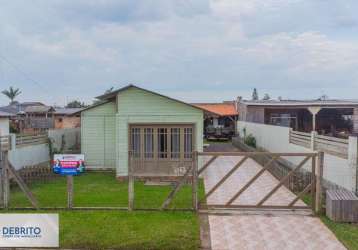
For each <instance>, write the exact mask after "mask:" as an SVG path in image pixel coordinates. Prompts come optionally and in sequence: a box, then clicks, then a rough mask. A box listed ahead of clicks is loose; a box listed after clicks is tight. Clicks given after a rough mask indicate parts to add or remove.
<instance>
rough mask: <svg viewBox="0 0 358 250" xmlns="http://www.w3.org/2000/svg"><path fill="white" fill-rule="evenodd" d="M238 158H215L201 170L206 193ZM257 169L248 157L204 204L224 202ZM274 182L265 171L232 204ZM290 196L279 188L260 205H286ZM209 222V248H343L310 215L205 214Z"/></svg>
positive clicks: (249, 200)
mask: <svg viewBox="0 0 358 250" xmlns="http://www.w3.org/2000/svg"><path fill="white" fill-rule="evenodd" d="M240 159H241V157H238V156H225V157H219V158H217V159H216V160H215V161H214V162H213V163H212V164H211V165H210V166H209V167H208V169H207V170H205V171H204V173H203V177H204V183H205V190H206V192H208V190H210V189H211V187H213V185H215V184H216V183H217V182H218V181H219V180H220V179H221V178H222V177H223V176H224V175H225V174H226V173H227V172H228V171H229V170H230V169H231V168H232V167H233V166H234V165H235V163H237V162H238V161H239V160H240ZM261 168H262V166H260V165H259V164H257V163H256V162H255V161H253V160H251V159H248V160H247V161H246V162H245V163H244V165H242V166H241V167H240V168H239V170H237V171H236V172H235V173H234V174H233V175H232V176H231V177H230V178H229V179H227V180H226V182H225V183H224V184H223V185H222V186H220V188H219V189H217V190H216V191H215V192H214V193H213V194H212V195H211V196H210V197H209V198H208V201H207V202H208V204H225V202H227V201H228V200H229V199H230V198H231V197H232V196H233V195H234V194H235V192H237V191H238V190H239V189H240V188H241V187H242V186H243V185H244V184H245V183H246V182H247V181H248V180H249V179H250V178H252V177H253V176H254V175H255V174H256V173H257V172H258V171H259V170H260V169H261ZM277 183H278V181H277V179H275V178H274V177H273V176H272V175H271V174H269V173H268V172H265V173H264V174H263V175H262V176H261V177H260V178H259V179H257V181H256V182H255V183H254V184H253V185H252V186H251V187H250V188H248V189H247V190H246V191H245V192H244V193H242V195H241V196H240V197H239V199H238V200H236V201H235V202H234V203H233V204H250V205H253V204H256V203H257V202H258V201H260V200H261V199H262V198H263V197H264V196H265V195H266V194H267V193H268V192H269V191H270V190H271V189H272V188H273V187H274V186H275V185H276V184H277ZM294 198H295V196H294V194H293V193H291V192H290V191H289V190H288V189H287V188H285V187H281V188H280V189H279V190H278V191H277V192H276V193H275V194H274V195H273V196H272V197H271V198H270V199H268V200H267V201H266V202H265V203H264V205H287V204H289V203H290V202H291V201H292V200H293V199H294ZM296 205H303V202H302V201H299V202H297V203H296ZM209 224H210V237H211V246H212V249H220V250H224V249H275V250H278V249H325V250H326V249H327V250H329V249H345V248H344V246H343V245H342V244H341V243H340V242H339V241H338V240H337V239H336V237H335V236H334V235H333V233H332V232H331V231H330V230H329V229H328V228H327V227H326V226H325V225H324V224H323V223H322V222H321V221H320V220H319V218H316V217H313V216H307V215H290V214H279V213H275V215H263V214H261V215H260V214H255V215H243V214H239V215H225V216H224V215H209Z"/></svg>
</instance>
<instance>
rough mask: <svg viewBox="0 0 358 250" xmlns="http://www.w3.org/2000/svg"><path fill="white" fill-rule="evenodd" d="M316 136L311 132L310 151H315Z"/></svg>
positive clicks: (315, 133) (314, 132)
mask: <svg viewBox="0 0 358 250" xmlns="http://www.w3.org/2000/svg"><path fill="white" fill-rule="evenodd" d="M316 135H317V132H316V131H311V150H312V151H315V148H316V147H315V140H316Z"/></svg>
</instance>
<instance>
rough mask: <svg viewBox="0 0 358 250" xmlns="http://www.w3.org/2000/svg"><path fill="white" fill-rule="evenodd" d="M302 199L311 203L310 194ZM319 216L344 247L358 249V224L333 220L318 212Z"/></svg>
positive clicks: (351, 249)
mask: <svg viewBox="0 0 358 250" xmlns="http://www.w3.org/2000/svg"><path fill="white" fill-rule="evenodd" d="M303 201H304V202H305V203H307V204H311V196H309V195H306V196H305V197H304V198H303ZM319 217H320V219H321V221H322V222H323V223H324V224H325V225H326V226H327V227H328V228H329V229H330V230H331V231H332V232H333V233H334V234H335V235H336V237H337V239H338V240H340V241H341V242H342V243H343V244H344V246H345V247H347V248H348V249H350V250H356V249H358V224H353V223H338V222H334V221H332V220H330V219H329V218H328V217H327V216H326V215H324V214H320V215H319Z"/></svg>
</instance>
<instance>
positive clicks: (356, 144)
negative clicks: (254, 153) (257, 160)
mask: <svg viewBox="0 0 358 250" xmlns="http://www.w3.org/2000/svg"><path fill="white" fill-rule="evenodd" d="M237 130H238V132H239V134H240V136H241V137H242V136H244V135H245V134H246V135H249V134H252V135H253V136H254V137H255V139H256V145H257V146H258V147H260V148H263V149H265V150H267V151H270V152H293V153H295V152H314V151H318V150H320V151H323V152H325V154H324V169H323V177H324V180H326V181H329V182H330V183H332V184H336V185H338V186H340V187H344V188H346V189H348V190H350V191H357V192H358V138H357V137H355V136H350V137H349V139H348V140H345V139H339V138H332V137H328V136H322V135H317V134H313V135H311V134H307V133H302V132H297V131H291V132H290V130H291V129H290V128H287V127H280V126H274V125H268V124H260V123H252V122H243V121H239V122H238V123H237ZM286 160H288V161H290V162H291V163H293V164H298V162H296V160H295V159H286ZM304 168H305V166H304ZM306 170H308V169H306Z"/></svg>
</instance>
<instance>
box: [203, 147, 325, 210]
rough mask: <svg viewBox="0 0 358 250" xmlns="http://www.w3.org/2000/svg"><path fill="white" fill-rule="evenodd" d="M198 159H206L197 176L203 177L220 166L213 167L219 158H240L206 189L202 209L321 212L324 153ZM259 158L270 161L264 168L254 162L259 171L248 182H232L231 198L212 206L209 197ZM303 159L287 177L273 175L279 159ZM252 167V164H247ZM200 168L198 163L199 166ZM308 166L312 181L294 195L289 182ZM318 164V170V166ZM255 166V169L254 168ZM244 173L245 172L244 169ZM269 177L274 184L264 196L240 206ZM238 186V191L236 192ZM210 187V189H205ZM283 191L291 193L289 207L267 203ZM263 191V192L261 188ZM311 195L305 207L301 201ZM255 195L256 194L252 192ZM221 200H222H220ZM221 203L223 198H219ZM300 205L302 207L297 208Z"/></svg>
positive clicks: (207, 154)
mask: <svg viewBox="0 0 358 250" xmlns="http://www.w3.org/2000/svg"><path fill="white" fill-rule="evenodd" d="M196 155H197V156H196V157H199V158H206V159H205V160H206V161H204V164H203V166H202V167H201V168H199V169H198V175H199V176H200V175H201V176H203V175H204V174H205V171H207V170H208V169H209V168H210V167H221V166H220V164H216V166H213V165H214V164H213V163H214V162H215V161H217V160H219V159H225V157H230V156H239V159H238V161H237V163H236V164H234V166H232V168H231V169H230V170H228V171H227V172H225V175H224V176H223V177H221V179H220V180H219V181H218V182H217V183H215V184H213V185H212V186H210V187H209V188H208V189H207V190H205V191H206V192H205V196H204V197H203V198H202V199H201V200H200V201H199V203H198V207H199V208H200V209H209V210H210V209H243V208H245V209H295V210H296V209H312V210H313V211H316V212H317V211H319V209H320V203H321V202H320V201H321V178H322V167H323V153H321V152H319V153H268V152H198V153H196ZM257 157H266V158H267V159H268V160H267V161H266V163H265V164H264V165H263V166H261V165H258V164H257V163H256V161H255V162H251V165H255V164H256V165H255V166H256V167H257V170H256V172H255V173H254V174H253V175H252V176H250V177H249V178H247V179H245V181H244V183H233V184H232V185H231V186H232V187H231V188H230V189H231V190H232V188H234V191H235V192H234V193H232V194H230V195H229V196H228V199H227V200H225V201H224V202H221V203H219V204H218V203H215V204H214V203H212V202H210V201H209V198H210V197H212V196H213V195H214V193H215V192H218V190H219V188H220V187H221V186H222V185H223V184H224V183H225V182H226V181H227V180H228V179H229V178H230V177H231V176H232V175H234V174H238V171H239V170H240V169H242V168H243V166H244V165H245V164H246V166H245V167H244V168H246V169H248V168H249V167H250V162H248V160H249V159H253V160H255V159H256V160H257ZM282 157H284V158H289V157H295V158H298V157H299V158H301V159H300V162H299V163H298V164H297V165H295V166H293V167H292V170H291V171H289V172H288V173H287V174H286V175H285V176H281V178H277V177H275V176H274V175H272V174H271V169H270V168H271V167H274V166H273V164H274V163H277V161H278V160H279V159H280V158H282ZM248 164H249V165H248ZM196 165H198V164H196ZM304 165H305V166H306V171H307V170H308V171H309V172H310V173H311V178H310V181H309V183H307V185H306V186H305V187H304V188H303V190H301V191H300V192H297V193H293V192H291V191H290V190H289V189H288V188H286V187H287V183H288V181H289V180H290V178H292V177H293V176H294V175H295V174H297V173H298V172H299V170H300V169H302V167H303V166H304ZM307 165H310V169H307ZM317 165H318V167H316V166H317ZM252 167H253V166H252ZM242 171H244V170H242ZM264 174H265V175H266V176H267V175H269V177H270V178H271V179H273V180H274V181H273V182H272V183H271V184H270V185H267V186H265V190H264V192H263V193H262V194H260V195H259V197H260V198H259V199H258V200H257V201H254V203H250V204H249V203H248V204H246V203H240V204H237V202H236V203H235V201H237V200H238V199H239V198H240V197H241V196H242V195H243V193H244V192H245V191H247V190H248V189H249V188H250V187H252V186H255V185H262V184H257V182H258V180H259V178H260V177H261V176H263V175H264ZM236 186H239V187H237V190H236ZM206 187H207V186H206ZM281 187H282V188H284V189H285V192H286V191H287V192H290V194H289V195H290V197H292V200H291V201H289V202H288V203H287V204H284V205H282V204H269V205H267V204H265V202H267V201H268V200H269V199H270V198H271V197H273V195H274V194H275V193H276V192H277V191H278V190H279V189H280V188H281ZM261 190H262V189H261ZM308 192H310V193H311V201H312V202H311V206H309V205H306V204H305V203H303V202H302V200H301V199H302V198H303V197H304V195H306V194H307V193H308ZM220 195H221V196H225V195H226V194H225V192H224V193H221V194H220ZM253 196H255V194H254V193H253ZM219 198H222V197H219ZM220 200H222V199H220ZM296 203H299V205H295V204H296Z"/></svg>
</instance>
